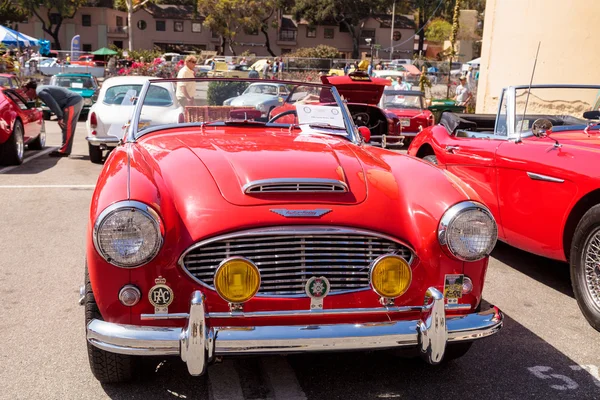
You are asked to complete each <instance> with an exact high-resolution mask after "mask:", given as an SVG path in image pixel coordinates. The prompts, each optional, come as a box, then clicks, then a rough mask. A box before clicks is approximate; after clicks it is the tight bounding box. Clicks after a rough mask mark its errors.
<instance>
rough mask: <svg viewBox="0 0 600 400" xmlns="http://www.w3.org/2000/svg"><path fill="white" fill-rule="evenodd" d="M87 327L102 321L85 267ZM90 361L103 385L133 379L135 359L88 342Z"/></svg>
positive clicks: (95, 374)
mask: <svg viewBox="0 0 600 400" xmlns="http://www.w3.org/2000/svg"><path fill="white" fill-rule="evenodd" d="M84 305H85V326H86V329H87V325H88V323H89V322H90V321H91V320H92V319H100V320H101V319H102V315H101V314H100V310H99V309H98V305H97V304H96V300H95V298H94V292H93V291H92V285H91V283H90V277H89V274H88V270H87V266H86V267H85V301H84ZM86 344H87V352H88V359H89V361H90V368H91V370H92V374H94V377H96V379H98V381H100V382H101V383H120V382H128V381H130V380H131V379H132V378H133V367H134V357H133V356H129V355H124V354H116V353H110V352H108V351H104V350H100V349H99V348H97V347H95V346H93V345H91V344H90V343H89V342H88V341H87V340H86Z"/></svg>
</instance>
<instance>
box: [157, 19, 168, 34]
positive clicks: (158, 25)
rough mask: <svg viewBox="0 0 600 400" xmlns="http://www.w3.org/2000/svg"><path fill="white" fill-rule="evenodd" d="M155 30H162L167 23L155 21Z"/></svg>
mask: <svg viewBox="0 0 600 400" xmlns="http://www.w3.org/2000/svg"><path fill="white" fill-rule="evenodd" d="M156 30H157V31H159V32H164V31H166V30H167V24H166V22H165V21H156Z"/></svg>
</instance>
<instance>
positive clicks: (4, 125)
mask: <svg viewBox="0 0 600 400" xmlns="http://www.w3.org/2000/svg"><path fill="white" fill-rule="evenodd" d="M25 145H27V146H28V147H29V148H30V149H35V150H41V149H43V148H44V146H45V145H46V130H45V129H44V120H43V118H42V111H41V110H40V109H39V108H37V107H36V105H35V102H32V101H28V100H26V99H25V97H23V96H22V95H21V94H20V93H19V92H18V91H16V90H14V89H8V88H3V89H0V165H19V164H21V163H22V162H23V157H24V155H25Z"/></svg>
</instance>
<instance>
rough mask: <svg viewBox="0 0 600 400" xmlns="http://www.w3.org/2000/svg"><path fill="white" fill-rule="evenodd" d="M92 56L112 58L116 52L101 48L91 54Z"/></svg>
mask: <svg viewBox="0 0 600 400" xmlns="http://www.w3.org/2000/svg"><path fill="white" fill-rule="evenodd" d="M92 54H93V55H95V56H114V55H115V54H117V52H116V51H114V50H111V49H108V48H106V47H103V48H101V49H98V50H96V51H94V52H92Z"/></svg>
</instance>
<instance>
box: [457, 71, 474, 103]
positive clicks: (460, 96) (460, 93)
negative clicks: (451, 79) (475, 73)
mask: <svg viewBox="0 0 600 400" xmlns="http://www.w3.org/2000/svg"><path fill="white" fill-rule="evenodd" d="M472 97H473V94H472V93H471V91H470V90H469V85H467V78H466V77H464V76H461V77H460V84H459V85H458V86H457V87H456V97H455V100H456V103H457V105H459V106H465V107H467V106H468V104H469V101H471V98H472Z"/></svg>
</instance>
